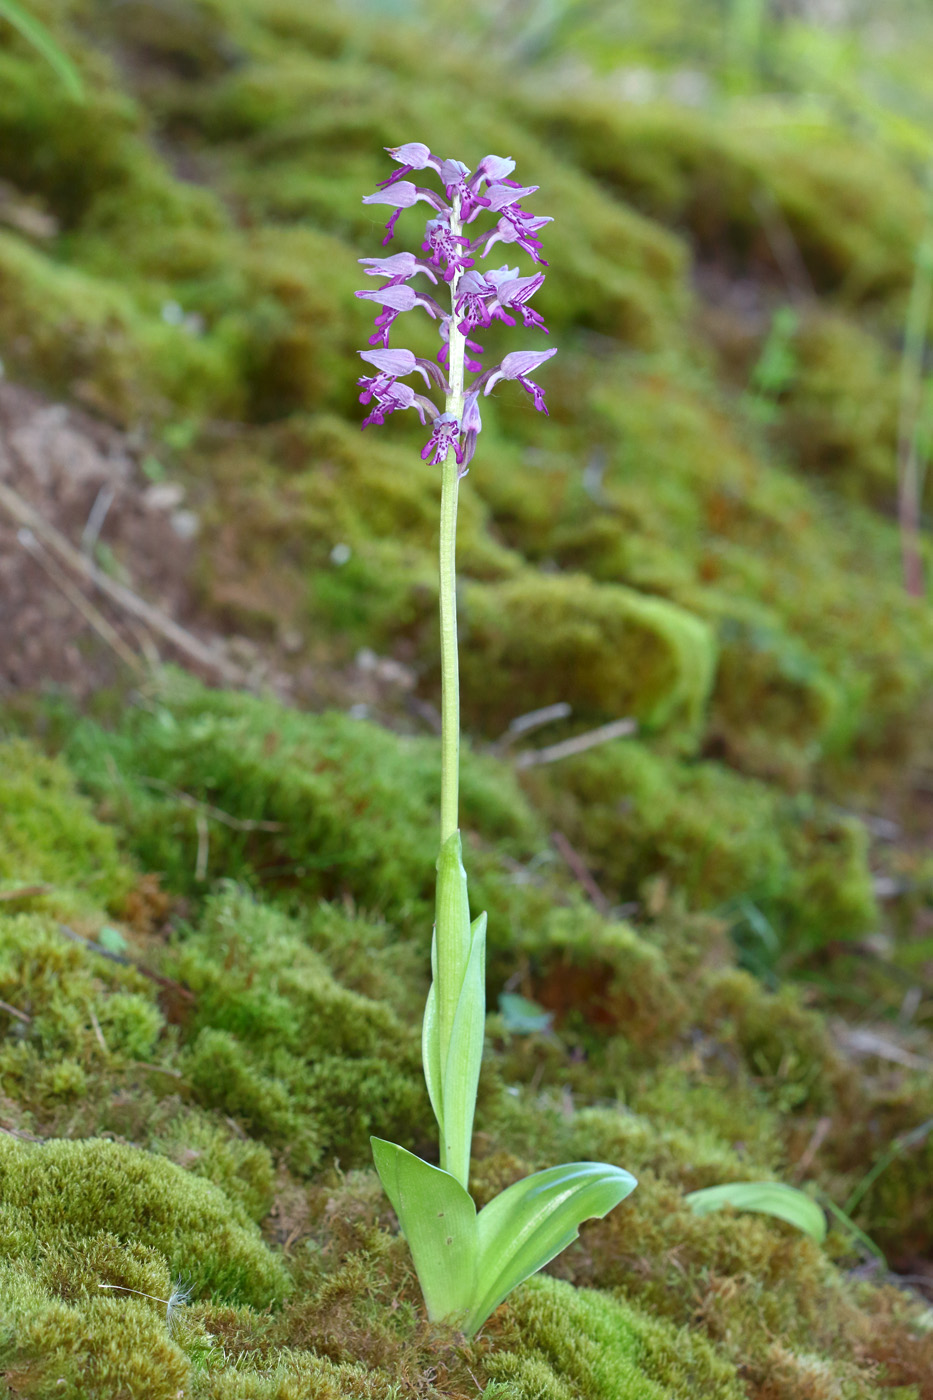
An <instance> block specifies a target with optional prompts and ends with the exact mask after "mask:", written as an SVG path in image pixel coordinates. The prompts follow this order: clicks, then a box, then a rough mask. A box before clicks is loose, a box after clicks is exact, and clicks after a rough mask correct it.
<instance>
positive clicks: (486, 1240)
mask: <svg viewBox="0 0 933 1400" xmlns="http://www.w3.org/2000/svg"><path fill="white" fill-rule="evenodd" d="M637 1185H638V1183H637V1182H636V1180H635V1178H634V1177H633V1176H632V1174H631V1172H627V1171H625V1170H624V1169H623V1168H622V1167H611V1166H607V1165H606V1164H605V1163H603V1162H569V1163H566V1164H565V1165H564V1166H561V1167H549V1168H548V1169H547V1170H546V1171H543V1172H535V1174H534V1175H533V1176H526V1177H525V1179H524V1181H517V1182H516V1183H515V1185H514V1186H510V1187H508V1189H507V1190H505V1191H503V1192H502V1194H501V1195H499V1196H497V1197H496V1198H495V1200H493V1201H490V1202H489V1205H488V1206H486V1207H485V1208H484V1209H483V1210H481V1211H480V1213H479V1215H478V1216H477V1218H476V1225H477V1234H478V1239H479V1258H478V1263H477V1289H476V1299H475V1301H474V1303H473V1306H472V1307H471V1309H470V1315H469V1317H468V1318H467V1320H466V1323H465V1324H464V1330H465V1331H466V1333H467V1336H472V1335H473V1333H474V1332H476V1331H477V1330H478V1329H479V1328H480V1327H482V1325H483V1323H484V1322H485V1321H486V1319H487V1317H488V1316H489V1314H490V1313H491V1312H492V1311H493V1309H494V1308H497V1307H498V1306H499V1304H500V1303H501V1302H502V1300H503V1298H506V1297H507V1296H508V1295H509V1294H510V1293H511V1291H512V1289H513V1288H517V1286H518V1285H519V1284H520V1283H522V1282H523V1281H524V1280H525V1279H526V1278H530V1276H531V1275H532V1274H534V1273H537V1271H538V1270H539V1269H542V1268H543V1267H544V1265H545V1264H547V1263H549V1262H550V1260H551V1259H553V1258H554V1257H555V1255H557V1254H560V1252H561V1250H562V1249H566V1247H567V1245H568V1244H570V1243H571V1241H572V1240H575V1239H576V1238H577V1234H578V1233H579V1227H580V1225H581V1224H582V1222H583V1221H584V1220H589V1219H591V1218H592V1217H593V1216H603V1215H607V1214H608V1213H609V1211H611V1210H612V1208H613V1206H617V1205H618V1204H619V1202H620V1201H624V1200H625V1198H626V1196H628V1195H629V1194H630V1193H631V1192H632V1191H634V1190H635V1187H636V1186H637Z"/></svg>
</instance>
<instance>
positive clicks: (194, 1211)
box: [0, 1137, 289, 1307]
mask: <svg viewBox="0 0 933 1400" xmlns="http://www.w3.org/2000/svg"><path fill="white" fill-rule="evenodd" d="M0 1175H2V1181H3V1199H4V1202H5V1205H6V1207H7V1209H8V1211H9V1212H11V1237H10V1241H9V1244H8V1252H9V1256H10V1257H11V1258H12V1257H19V1258H23V1259H26V1260H31V1259H34V1258H35V1257H36V1253H37V1251H38V1250H39V1249H40V1248H41V1244H42V1242H43V1241H49V1240H52V1239H58V1238H60V1239H62V1240H63V1241H65V1242H67V1241H69V1240H71V1241H76V1240H81V1239H84V1238H93V1237H94V1236H95V1235H97V1234H99V1233H100V1232H101V1231H106V1232H108V1233H110V1234H112V1235H116V1236H117V1237H118V1238H119V1239H120V1240H122V1241H125V1242H126V1243H129V1244H140V1245H148V1246H151V1247H152V1248H155V1249H158V1250H159V1251H160V1252H161V1253H162V1254H164V1256H165V1259H166V1262H167V1265H168V1268H169V1271H170V1272H171V1273H175V1272H179V1271H180V1272H182V1273H184V1274H185V1275H186V1276H187V1277H188V1278H189V1279H190V1282H191V1285H192V1287H193V1289H194V1291H195V1292H196V1293H201V1292H204V1291H206V1292H209V1293H211V1294H212V1295H213V1296H217V1297H226V1298H229V1299H231V1300H232V1301H236V1300H237V1299H242V1300H244V1301H248V1302H251V1303H253V1304H254V1305H255V1306H258V1307H263V1306H265V1305H266V1304H267V1303H269V1302H272V1301H273V1300H275V1299H279V1298H281V1297H282V1296H283V1295H284V1294H285V1293H286V1292H287V1291H288V1286H289V1285H288V1277H287V1274H286V1273H285V1270H284V1268H283V1266H282V1264H281V1262H280V1261H279V1260H278V1259H277V1258H276V1257H275V1256H274V1255H273V1254H272V1253H271V1252H270V1251H269V1250H267V1249H266V1247H265V1246H264V1245H263V1243H262V1240H261V1239H260V1236H259V1232H258V1230H257V1229H256V1227H255V1225H253V1224H252V1222H251V1221H249V1220H248V1218H247V1216H246V1214H245V1212H244V1211H243V1210H242V1208H241V1207H238V1206H237V1205H235V1204H234V1203H233V1202H232V1201H230V1200H229V1199H228V1198H227V1197H226V1196H225V1195H224V1193H223V1192H222V1191H221V1190H220V1189H219V1188H218V1187H216V1186H213V1185H212V1184H211V1183H210V1182H208V1181H204V1180H202V1179H201V1178H199V1177H196V1176H192V1175H190V1174H189V1173H188V1172H185V1171H182V1169H181V1168H180V1167H176V1166H174V1165H173V1164H172V1163H171V1162H167V1161H166V1160H165V1159H164V1158H162V1157H156V1156H153V1155H152V1154H150V1153H147V1152H142V1151H140V1150H139V1149H137V1148H133V1147H128V1146H124V1145H120V1144H117V1143H113V1142H106V1141H99V1140H98V1141H86V1142H65V1141H51V1142H47V1143H43V1144H41V1145H34V1144H31V1143H23V1142H16V1141H14V1140H13V1139H11V1138H6V1137H4V1138H2V1139H0Z"/></svg>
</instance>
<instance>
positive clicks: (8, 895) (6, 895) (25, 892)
mask: <svg viewBox="0 0 933 1400" xmlns="http://www.w3.org/2000/svg"><path fill="white" fill-rule="evenodd" d="M53 888H54V887H53V886H52V885H21V886H20V887H19V889H17V890H0V902H3V903H5V902H6V901H8V900H10V901H12V900H16V899H34V898H35V897H36V895H40V894H48V893H49V891H50V890H52V889H53Z"/></svg>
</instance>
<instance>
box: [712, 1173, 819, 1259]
mask: <svg viewBox="0 0 933 1400" xmlns="http://www.w3.org/2000/svg"><path fill="white" fill-rule="evenodd" d="M686 1201H687V1204H688V1205H689V1207H690V1209H691V1210H692V1211H693V1212H694V1213H695V1214H696V1215H710V1214H711V1213H712V1212H713V1211H716V1210H723V1209H724V1208H725V1207H726V1206H733V1207H734V1208H735V1209H736V1210H754V1211H758V1212H759V1213H760V1214H762V1215H773V1216H775V1217H776V1218H777V1219H778V1220H786V1221H787V1223H788V1224H789V1225H795V1226H796V1227H797V1229H798V1230H802V1231H803V1233H804V1234H805V1235H809V1236H810V1238H811V1239H814V1240H816V1242H817V1244H821V1243H822V1241H823V1240H824V1239H825V1238H826V1217H825V1215H824V1214H823V1211H822V1209H821V1208H820V1207H819V1206H818V1205H817V1203H816V1201H814V1200H811V1198H810V1197H809V1196H807V1195H805V1194H804V1192H803V1191H798V1190H797V1189H796V1188H795V1187H793V1186H785V1185H784V1184H783V1182H780V1181H733V1182H729V1183H728V1184H727V1185H725V1186H708V1187H707V1188H706V1189H705V1190H704V1191H691V1192H690V1194H689V1196H687V1197H686Z"/></svg>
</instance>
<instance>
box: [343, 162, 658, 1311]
mask: <svg viewBox="0 0 933 1400" xmlns="http://www.w3.org/2000/svg"><path fill="white" fill-rule="evenodd" d="M389 155H390V156H391V157H392V159H393V160H395V161H396V162H398V164H399V166H400V169H399V170H396V171H394V172H393V174H392V175H390V176H389V178H388V179H387V180H384V181H383V182H382V184H381V185H380V187H379V190H378V192H377V193H376V194H371V195H368V196H367V197H366V198H365V199H364V200H363V203H364V204H384V205H388V206H389V207H390V208H392V209H393V211H394V212H393V213H392V215H391V217H390V218H389V221H388V224H387V226H386V237H385V239H384V240H383V246H385V244H387V243H389V242H390V241H391V239H392V236H393V233H394V231H395V225H396V222H397V220H398V218H399V215H400V213H401V211H402V210H403V209H408V208H410V207H411V206H412V205H414V204H417V203H424V204H426V205H428V207H429V209H430V210H431V217H430V218H429V219H428V222H427V225H426V228H425V235H424V242H423V243H422V245H421V251H422V253H424V254H425V255H426V256H425V257H424V258H418V257H417V256H415V255H414V254H412V253H406V252H402V253H395V254H393V255H391V256H389V257H381V258H361V259H360V261H361V263H362V265H363V266H364V268H365V269H366V272H367V274H368V275H370V276H373V277H381V278H383V279H384V280H383V283H382V285H381V287H379V288H378V289H372V290H369V289H367V290H366V291H361V292H357V296H359V297H363V298H365V299H366V300H369V301H372V302H375V303H376V305H377V306H378V307H379V312H378V315H377V316H376V329H375V333H374V334H373V335H372V336H371V337H370V342H369V343H370V345H371V346H372V347H374V348H372V349H369V350H363V351H360V354H361V356H362V358H363V360H364V361H366V363H367V364H368V365H370V366H372V368H373V369H374V370H375V373H374V374H370V375H368V376H364V377H363V378H361V379H360V380H359V384H360V388H361V392H360V401H361V402H362V403H363V404H366V405H371V407H370V411H369V415H368V417H367V418H366V419H365V421H364V423H363V427H364V428H365V427H367V426H368V425H369V424H371V423H378V424H381V423H383V422H384V421H385V419H386V417H387V416H388V414H390V413H393V412H395V411H396V410H398V409H408V408H413V409H414V410H415V412H416V413H417V414H418V417H419V419H420V420H421V422H422V423H423V424H425V425H427V423H428V422H430V435H429V437H428V440H427V442H426V443H425V446H424V449H423V451H422V454H421V455H422V457H423V458H424V459H425V460H427V459H430V461H431V462H432V463H433V464H434V465H436V466H439V467H440V469H441V516H440V629H441V720H442V729H441V823H440V826H441V829H440V854H439V856H438V860H437V899H436V907H435V924H434V936H433V941H432V947H431V971H432V978H433V980H432V984H431V990H430V992H429V994H428V1000H427V1005H426V1007H425V1012H424V1026H423V1034H422V1057H423V1061H424V1075H425V1080H426V1082H427V1087H428V1094H429V1096H430V1099H431V1106H432V1108H433V1110H434V1116H435V1118H436V1119H437V1125H438V1129H439V1134H440V1166H433V1165H432V1164H431V1163H429V1162H425V1161H422V1160H421V1158H419V1157H416V1156H414V1155H413V1154H412V1153H411V1152H408V1151H406V1150H405V1148H404V1147H399V1146H398V1145H397V1144H396V1143H392V1142H386V1141H384V1140H383V1139H381V1138H375V1137H374V1138H373V1139H372V1148H373V1157H374V1159H375V1163H376V1170H377V1171H378V1173H379V1176H380V1179H381V1181H382V1184H383V1186H384V1188H385V1191H386V1195H387V1196H388V1197H389V1200H390V1201H391V1202H392V1205H393V1207H394V1209H395V1212H396V1214H397V1216H398V1218H399V1223H400V1225H401V1228H402V1232H403V1233H404V1235H405V1238H406V1239H407V1240H408V1244H409V1247H410V1249H411V1253H412V1258H413V1260H414V1264H415V1269H416V1271H417V1274H418V1279H419V1282H420V1284H421V1289H422V1292H423V1294H424V1300H425V1304H426V1307H427V1311H428V1316H429V1317H430V1318H431V1319H432V1320H434V1321H444V1322H448V1323H450V1324H452V1325H454V1326H457V1327H459V1328H461V1329H462V1331H463V1332H465V1333H466V1335H467V1336H472V1335H473V1334H474V1333H475V1332H476V1331H478V1329H479V1328H480V1327H481V1326H482V1325H483V1323H484V1322H485V1321H486V1319H487V1318H488V1317H489V1315H490V1313H491V1312H492V1311H493V1310H494V1309H495V1308H496V1307H498V1305H499V1304H500V1303H501V1302H502V1300H503V1299H504V1298H505V1297H507V1295H508V1294H509V1293H511V1291H512V1289H513V1288H515V1287H516V1286H517V1285H518V1284H519V1283H521V1282H522V1281H523V1280H524V1279H526V1278H528V1277H529V1276H530V1275H531V1274H533V1273H536V1272H537V1270H538V1269H541V1268H543V1266H544V1265H545V1264H547V1263H548V1262H549V1261H550V1260H551V1259H553V1258H554V1257H555V1255H557V1254H559V1253H560V1252H561V1251H562V1250H563V1249H564V1248H566V1246H567V1245H568V1244H570V1242H571V1241H572V1240H574V1239H576V1237H577V1233H578V1229H579V1226H580V1224H581V1222H582V1221H584V1220H588V1219H590V1218H591V1217H593V1216H604V1215H606V1214H607V1213H608V1212H609V1211H610V1210H612V1208H613V1207H614V1206H616V1205H618V1204H619V1202H620V1201H622V1200H624V1199H625V1197H626V1196H628V1195H629V1193H630V1192H631V1191H633V1190H634V1189H635V1186H636V1181H635V1178H634V1177H633V1176H632V1175H631V1174H630V1173H629V1172H627V1171H625V1170H623V1169H622V1168H621V1167H615V1166H609V1165H607V1164H605V1163H598V1162H571V1163H569V1164H567V1165H564V1166H560V1167H551V1168H549V1169H548V1170H546V1171H541V1172H536V1173H535V1174H534V1175H533V1176H529V1177H526V1178H525V1180H523V1181H518V1182H516V1183H515V1184H514V1185H512V1186H510V1187H509V1188H508V1189H507V1190H505V1191H503V1192H502V1193H501V1195H499V1196H497V1197H496V1198H495V1200H493V1201H490V1202H489V1204H488V1205H486V1206H485V1207H484V1208H483V1209H482V1210H480V1211H477V1209H476V1205H475V1204H474V1202H473V1199H472V1197H471V1196H470V1194H469V1166H470V1141H471V1138H472V1133H473V1116H474V1112H475V1107H476V1092H477V1087H478V1084H479V1075H480V1062H481V1060H482V1055H483V1036H484V1030H485V1012H486V992H485V964H486V915H485V914H480V915H479V917H478V918H476V919H473V920H471V918H470V907H469V898H468V894H467V877H466V872H465V870H464V867H463V860H462V849H461V843H460V832H459V818H458V806H459V799H458V790H459V762H460V698H459V665H458V652H457V611H456V526H457V493H458V489H459V484H460V481H461V480H462V478H463V477H464V476H465V475H466V472H467V470H468V468H469V464H470V462H471V461H472V458H473V454H474V451H475V449H476V440H477V435H478V433H479V432H480V429H481V427H482V423H481V418H480V409H479V400H480V396H481V395H482V396H483V397H485V396H487V395H488V394H489V393H490V392H491V391H492V389H494V388H495V386H496V385H497V384H499V383H500V382H501V381H502V380H509V379H511V380H515V381H516V382H517V383H519V384H520V385H521V386H522V388H523V389H525V390H527V392H528V393H529V394H531V396H532V398H533V400H534V406H535V408H536V409H538V410H539V412H542V413H545V414H546V413H547V407H546V405H545V402H544V391H543V390H542V389H541V387H540V386H539V385H538V384H536V383H535V381H534V380H533V379H532V378H531V377H530V376H531V375H532V374H533V373H534V372H535V371H536V370H537V369H538V368H539V367H540V366H541V365H542V364H543V363H544V362H545V361H546V360H548V359H550V358H551V356H552V355H555V354H556V353H557V352H556V350H553V349H551V350H519V351H515V352H513V353H512V354H509V355H506V356H505V358H504V359H503V360H502V361H501V363H499V364H497V365H494V366H491V367H489V368H484V367H483V363H482V355H483V353H484V352H483V347H482V346H481V345H480V344H479V343H478V342H477V341H476V340H474V339H473V336H474V335H475V334H476V333H478V332H481V331H482V329H483V328H485V327H488V326H490V325H491V324H492V322H493V321H494V320H499V321H503V322H504V323H505V324H506V325H509V326H514V325H515V323H516V317H517V316H521V318H522V321H523V323H524V325H525V326H526V327H528V328H530V329H534V330H540V331H543V332H544V333H545V334H547V333H548V331H547V327H546V326H545V325H544V322H543V321H542V319H541V317H540V316H539V315H538V313H537V312H536V311H534V310H532V308H531V307H530V306H529V305H528V303H529V301H530V300H531V298H532V297H533V296H534V295H535V293H536V292H537V291H538V289H539V288H540V287H541V285H542V283H543V282H544V273H543V272H542V271H540V270H536V271H535V272H534V273H533V274H532V275H530V276H525V277H523V276H520V275H519V272H518V269H517V268H510V267H508V266H503V267H500V268H498V269H494V270H488V269H487V270H480V268H479V267H478V265H477V261H478V259H483V260H485V259H486V258H487V257H488V256H489V254H490V253H491V252H492V250H493V249H494V248H495V247H496V246H497V245H498V244H503V245H514V246H515V247H516V248H518V249H521V250H522V252H524V253H526V254H527V255H528V256H529V257H530V258H531V260H532V262H533V263H534V264H535V265H536V268H537V269H540V268H543V267H546V266H547V264H546V263H545V262H544V260H543V258H542V257H541V244H540V240H539V237H538V234H539V233H540V230H541V229H542V228H544V226H545V225H546V224H548V223H550V222H551V220H550V219H549V218H543V217H536V216H533V215H531V214H529V213H527V212H526V211H525V210H524V209H523V207H522V201H523V200H525V199H526V198H527V197H528V196H529V195H532V194H534V193H535V191H536V189H537V188H538V187H537V186H536V185H526V186H522V185H520V184H518V182H517V181H515V180H513V179H512V178H511V175H512V172H513V170H514V169H515V162H514V161H513V160H510V159H507V158H503V157H501V156H493V155H489V156H485V157H484V158H483V159H482V160H481V161H480V162H479V164H478V165H477V167H476V169H475V170H473V171H471V170H470V169H468V167H467V166H465V165H463V164H462V163H461V162H460V161H458V160H441V159H440V158H439V157H437V156H435V155H434V154H432V152H431V151H430V150H429V149H428V147H427V146H424V145H422V144H420V143H417V142H414V143H410V144H408V145H404V146H398V147H395V148H394V149H390V150H389ZM415 171H427V172H433V174H434V175H435V176H436V177H437V178H438V182H439V184H440V186H441V187H442V190H443V193H442V194H441V193H438V192H437V191H436V190H433V189H428V188H423V187H422V186H420V185H416V184H414V183H413V182H412V181H410V180H408V179H406V178H405V177H406V176H407V175H409V174H412V173H413V172H415ZM484 216H485V218H484ZM477 219H484V222H485V220H487V219H491V220H493V222H492V225H491V227H486V228H484V229H481V230H480V231H479V232H477V233H475V234H473V235H472V236H471V235H470V234H468V233H466V232H465V230H466V229H467V228H469V227H470V226H471V225H472V224H473V223H474V221H475V220H477ZM416 277H419V278H422V277H423V278H426V279H427V281H428V282H430V283H431V284H433V287H434V288H435V289H436V292H437V295H438V296H440V295H441V294H442V292H446V293H447V304H446V305H444V304H442V303H441V302H440V301H438V300H437V299H436V297H435V296H434V295H433V294H431V293H428V292H426V291H422V290H417V291H416V290H415V289H414V287H412V286H411V285H410V283H411V282H412V280H413V279H414V278H416ZM416 308H420V309H421V310H423V311H425V312H426V313H427V315H428V316H430V317H431V318H432V319H433V320H435V321H436V322H437V325H438V331H439V334H440V340H441V347H440V350H439V353H438V355H437V359H436V361H432V360H426V359H421V358H419V357H417V356H416V355H415V354H414V353H413V352H412V351H411V350H406V349H401V348H399V349H394V348H392V349H390V348H389V336H390V332H391V330H392V327H393V326H394V324H395V321H396V319H397V318H398V316H399V315H400V314H401V313H402V312H405V311H412V310H415V309H416ZM466 372H468V373H470V374H472V375H473V376H474V378H473V379H472V381H471V382H470V383H469V385H467V384H466V383H465V379H464V376H465V373H466ZM413 374H419V375H420V376H421V378H422V379H423V381H424V385H425V387H426V389H427V390H429V391H430V390H431V389H434V390H436V391H439V392H440V393H441V394H443V396H444V404H443V409H441V408H440V407H439V405H438V404H437V403H435V401H434V399H432V398H431V397H429V396H428V394H426V393H422V392H421V389H420V386H419V388H418V389H417V390H415V389H413V388H412V387H411V386H410V385H409V384H406V383H403V382H401V381H403V380H405V379H407V378H409V377H410V376H411V375H413Z"/></svg>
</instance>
